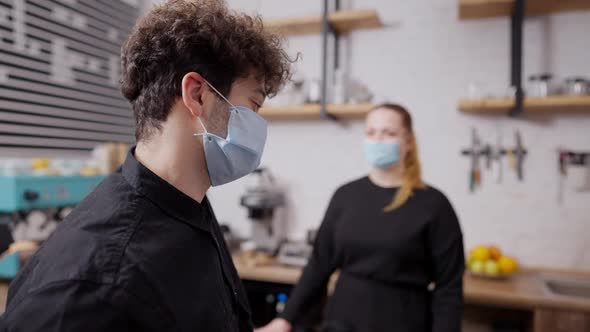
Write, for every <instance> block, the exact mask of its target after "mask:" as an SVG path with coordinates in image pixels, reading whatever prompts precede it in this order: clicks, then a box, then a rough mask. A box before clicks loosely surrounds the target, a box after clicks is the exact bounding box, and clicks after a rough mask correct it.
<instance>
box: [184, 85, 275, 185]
mask: <svg viewBox="0 0 590 332" xmlns="http://www.w3.org/2000/svg"><path fill="white" fill-rule="evenodd" d="M207 85H209V87H211V89H213V91H215V92H216V93H217V94H218V95H219V96H220V97H221V98H223V100H225V101H226V102H227V103H228V104H229V105H230V107H229V109H228V111H229V112H230V116H229V121H228V123H227V138H222V137H219V136H217V135H215V134H212V133H210V132H208V131H207V128H205V125H204V124H203V121H201V118H199V122H201V126H203V129H204V130H205V132H204V133H196V134H194V136H203V146H204V149H205V159H206V161H207V169H208V170H209V179H210V180H211V185H212V186H214V187H215V186H220V185H222V184H226V183H228V182H232V181H234V180H237V179H239V178H241V177H243V176H245V175H248V174H250V173H252V172H253V171H254V170H256V168H258V166H259V165H260V159H261V158H262V153H263V151H264V145H265V144H266V135H267V127H268V125H267V122H266V120H264V119H263V118H262V117H261V116H260V115H258V114H257V113H256V112H254V111H253V110H251V109H249V108H247V107H244V106H234V105H233V104H232V103H231V102H230V101H229V100H227V98H225V97H224V96H223V95H222V94H221V93H220V92H219V91H217V89H215V88H214V87H213V86H212V85H211V84H210V83H209V82H207Z"/></svg>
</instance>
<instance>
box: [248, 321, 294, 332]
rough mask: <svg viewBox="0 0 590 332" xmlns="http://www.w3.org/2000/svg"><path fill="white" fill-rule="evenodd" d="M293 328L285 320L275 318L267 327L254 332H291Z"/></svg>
mask: <svg viewBox="0 0 590 332" xmlns="http://www.w3.org/2000/svg"><path fill="white" fill-rule="evenodd" d="M291 329H292V326H291V323H289V322H288V321H287V320H285V319H283V318H275V319H273V320H272V322H270V323H268V324H267V325H266V326H263V327H261V328H258V329H256V330H254V332H291Z"/></svg>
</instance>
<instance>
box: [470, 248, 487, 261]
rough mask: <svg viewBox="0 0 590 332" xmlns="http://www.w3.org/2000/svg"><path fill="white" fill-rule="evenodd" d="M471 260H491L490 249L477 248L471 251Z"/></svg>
mask: <svg viewBox="0 0 590 332" xmlns="http://www.w3.org/2000/svg"><path fill="white" fill-rule="evenodd" d="M471 258H473V259H475V260H478V261H487V260H488V259H489V258H490V249H489V248H488V247H486V246H477V247H475V248H473V250H471Z"/></svg>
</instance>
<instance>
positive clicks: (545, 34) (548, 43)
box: [155, 0, 590, 269]
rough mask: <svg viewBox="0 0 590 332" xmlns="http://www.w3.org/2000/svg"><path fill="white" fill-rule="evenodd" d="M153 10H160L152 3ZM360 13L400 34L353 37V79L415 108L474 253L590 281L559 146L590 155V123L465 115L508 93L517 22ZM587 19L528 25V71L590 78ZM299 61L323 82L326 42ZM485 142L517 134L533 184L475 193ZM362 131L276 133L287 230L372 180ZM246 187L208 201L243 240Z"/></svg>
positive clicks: (431, 4) (449, 5)
mask: <svg viewBox="0 0 590 332" xmlns="http://www.w3.org/2000/svg"><path fill="white" fill-rule="evenodd" d="M155 1H156V0H155ZM229 3H230V5H231V6H232V7H233V8H236V9H239V10H244V11H247V12H253V11H258V12H260V13H261V14H262V15H264V16H265V17H278V16H286V15H298V14H309V13H319V12H320V3H321V2H320V1H317V0H300V1H297V2H293V1H284V0H280V1H277V0H258V1H249V0H231V1H229ZM353 7H355V8H377V9H378V10H379V12H380V15H381V16H382V18H383V19H384V20H385V21H386V23H389V24H390V25H391V26H390V27H388V28H385V29H381V30H370V31H362V32H355V33H353V34H352V36H351V37H350V42H351V45H352V51H351V58H350V60H349V61H350V69H351V72H350V74H351V75H352V76H353V77H356V78H359V79H361V80H362V81H364V82H367V83H369V85H370V88H371V89H372V91H374V92H375V94H376V96H377V99H378V100H379V101H383V100H389V101H393V102H399V103H402V104H404V105H406V106H407V107H408V108H409V109H410V110H411V111H412V113H413V114H414V117H415V121H416V130H417V133H418V139H419V143H420V149H421V157H422V161H423V165H424V174H425V178H426V179H427V181H428V182H429V183H431V184H433V185H435V186H436V187H439V188H440V189H442V190H443V191H444V192H445V193H446V194H447V195H448V196H449V197H450V199H451V201H452V202H453V204H454V206H455V208H456V210H457V213H458V214H459V217H460V219H461V224H462V227H463V231H464V233H465V242H466V246H467V247H471V246H473V245H475V244H479V243H496V244H499V245H500V246H501V247H502V248H504V249H505V250H506V251H508V252H509V253H511V254H514V255H516V256H517V257H519V258H520V259H521V260H522V261H523V262H524V263H525V264H528V265H544V266H554V267H565V268H567V267H578V268H586V269H590V245H589V244H588V241H587V239H588V238H589V237H590V204H589V203H590V193H584V194H580V193H573V192H569V193H567V194H566V201H565V203H564V204H563V205H562V206H560V205H558V204H557V199H556V197H557V165H556V164H557V161H556V154H555V149H556V147H557V146H558V145H563V146H566V147H569V148H577V149H588V150H590V114H589V113H585V114H578V115H573V114H560V113H557V114H556V115H555V116H553V115H545V116H541V115H537V116H525V117H523V118H520V119H511V118H508V117H473V116H467V115H464V114H460V113H459V112H457V109H456V105H457V100H458V99H459V98H460V97H461V96H463V95H465V93H466V87H467V84H468V83H469V82H471V81H480V82H485V83H486V85H487V86H488V87H489V88H490V89H494V90H496V91H502V89H504V88H505V87H506V86H507V83H508V82H509V76H510V71H509V66H510V62H509V52H510V49H509V43H510V42H509V35H510V33H509V22H508V19H506V18H498V19H489V20H481V21H468V22H466V21H459V20H458V19H457V1H456V0H430V1H403V0H395V1H394V0H364V1H359V0H357V1H355V2H354V3H353ZM588 32H590V12H577V13H565V14H559V15H552V16H550V17H545V18H543V17H539V18H529V19H527V21H526V26H525V37H524V40H525V46H524V53H525V58H524V70H525V77H526V76H528V74H530V73H536V72H541V71H550V72H553V73H555V74H556V75H557V76H558V77H560V78H563V77H564V76H568V75H575V74H579V75H586V76H590V38H588ZM289 49H290V50H291V51H292V52H293V53H295V52H296V51H301V52H302V53H303V55H304V58H303V61H302V62H301V63H299V64H298V68H299V70H300V71H302V72H303V73H304V74H305V75H306V76H307V77H319V74H320V72H319V68H320V66H319V59H320V53H319V51H320V38H319V37H318V36H304V37H296V38H291V39H290V40H289ZM472 126H476V127H477V128H478V129H479V131H480V134H481V135H482V137H483V139H484V140H487V141H492V142H494V141H495V137H496V133H497V131H498V130H500V131H501V132H502V133H503V134H504V135H503V139H504V142H505V143H512V142H513V131H514V129H520V130H521V132H522V134H523V138H524V142H525V145H526V146H527V148H528V149H529V156H528V157H527V159H526V164H525V177H526V181H525V182H524V183H519V182H517V181H516V180H515V175H514V173H513V172H512V171H510V170H508V168H507V165H505V177H504V183H502V184H495V183H493V181H492V179H491V178H490V177H491V174H490V173H487V172H484V174H483V181H484V184H483V189H482V190H481V191H480V192H478V193H476V194H473V195H472V194H470V193H468V190H467V178H468V170H469V160H468V159H467V158H465V157H460V156H459V151H460V150H461V149H462V148H463V147H466V146H467V145H468V144H469V133H470V127H472ZM362 135H363V124H362V122H357V123H354V124H352V125H351V126H350V127H347V128H341V127H339V126H338V125H336V124H333V123H329V122H317V121H310V122H273V123H272V124H271V126H270V133H269V142H268V145H267V150H266V154H265V157H264V161H263V162H264V164H265V165H267V166H269V167H270V168H271V169H272V170H273V171H274V172H275V173H276V174H277V176H278V177H279V178H280V179H281V181H282V182H283V183H285V185H286V186H287V187H288V188H289V196H290V203H291V206H290V210H289V213H288V215H289V227H290V234H291V236H292V237H293V238H301V237H302V236H303V234H304V232H305V230H306V229H307V228H309V227H316V226H318V224H319V222H320V220H321V218H322V215H323V213H324V210H325V208H326V205H327V203H328V200H329V198H330V196H331V194H332V192H333V191H334V190H335V189H336V188H337V187H338V186H339V185H340V184H342V183H344V182H346V181H348V180H350V179H354V178H356V177H359V176H361V175H363V174H364V173H366V171H367V167H366V166H365V163H364V161H363V159H362V153H361V149H362ZM244 184H245V181H243V180H242V181H237V182H235V183H233V184H230V185H227V186H224V187H221V188H217V189H214V190H212V191H211V194H210V196H211V200H212V202H213V204H214V206H215V208H216V212H217V215H218V218H219V219H220V220H221V221H222V222H229V223H230V224H231V226H232V227H233V228H234V229H236V230H237V231H238V232H239V233H240V234H243V235H247V234H248V233H249V226H250V225H249V223H248V222H247V221H246V211H245V210H243V209H242V208H241V207H239V206H238V205H239V204H238V202H239V197H240V195H241V194H242V193H243V192H244V190H245V188H244Z"/></svg>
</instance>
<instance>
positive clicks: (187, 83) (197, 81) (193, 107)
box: [182, 72, 206, 116]
mask: <svg viewBox="0 0 590 332" xmlns="http://www.w3.org/2000/svg"><path fill="white" fill-rule="evenodd" d="M205 86H206V83H205V79H204V78H203V76H201V75H200V74H198V73H195V72H190V73H187V74H186V75H184V77H183V78H182V102H183V103H184V106H186V108H187V109H188V110H189V112H191V113H192V115H193V116H201V115H202V114H203V112H204V109H203V93H204V92H205Z"/></svg>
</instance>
